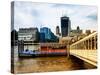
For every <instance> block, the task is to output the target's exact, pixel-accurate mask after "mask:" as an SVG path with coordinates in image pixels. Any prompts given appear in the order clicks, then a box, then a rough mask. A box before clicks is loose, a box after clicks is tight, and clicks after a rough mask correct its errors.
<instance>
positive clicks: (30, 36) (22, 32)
mask: <svg viewBox="0 0 100 75" xmlns="http://www.w3.org/2000/svg"><path fill="white" fill-rule="evenodd" d="M38 36H39V31H38V28H20V29H19V31H18V40H27V41H30V40H32V41H34V42H38Z"/></svg>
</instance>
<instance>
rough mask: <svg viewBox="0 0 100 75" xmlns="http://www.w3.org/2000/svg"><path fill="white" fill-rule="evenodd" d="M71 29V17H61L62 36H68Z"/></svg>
mask: <svg viewBox="0 0 100 75" xmlns="http://www.w3.org/2000/svg"><path fill="white" fill-rule="evenodd" d="M70 30H71V22H70V19H69V17H66V16H63V17H61V35H62V37H66V36H68V35H69V33H70Z"/></svg>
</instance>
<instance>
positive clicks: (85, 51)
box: [70, 32, 97, 66]
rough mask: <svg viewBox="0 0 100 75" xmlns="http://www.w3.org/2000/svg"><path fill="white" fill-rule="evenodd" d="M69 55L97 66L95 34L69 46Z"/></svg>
mask: <svg viewBox="0 0 100 75" xmlns="http://www.w3.org/2000/svg"><path fill="white" fill-rule="evenodd" d="M70 55H74V56H76V57H78V58H80V59H82V60H84V61H86V62H88V63H90V64H92V65H94V66H97V32H94V33H91V34H90V35H88V36H86V37H84V38H83V39H81V40H79V41H77V42H75V43H73V44H71V45H70Z"/></svg>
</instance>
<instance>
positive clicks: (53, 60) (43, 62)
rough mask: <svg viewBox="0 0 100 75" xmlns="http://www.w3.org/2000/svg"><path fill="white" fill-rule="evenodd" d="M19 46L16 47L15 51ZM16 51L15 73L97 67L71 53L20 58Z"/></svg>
mask: <svg viewBox="0 0 100 75" xmlns="http://www.w3.org/2000/svg"><path fill="white" fill-rule="evenodd" d="M16 49H17V47H16V48H15V51H17V50H16ZM16 53H17V52H15V55H16V56H15V59H16V60H15V62H14V66H15V67H14V69H15V73H34V72H51V71H70V70H82V69H95V68H96V67H95V66H93V65H91V64H89V63H86V62H84V61H83V60H80V59H78V58H77V57H74V56H72V55H70V56H69V57H67V56H54V57H36V58H18V57H17V54H16Z"/></svg>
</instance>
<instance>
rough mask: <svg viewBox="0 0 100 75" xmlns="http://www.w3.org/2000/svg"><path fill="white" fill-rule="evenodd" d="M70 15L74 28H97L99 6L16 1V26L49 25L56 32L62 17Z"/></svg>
mask: <svg viewBox="0 0 100 75" xmlns="http://www.w3.org/2000/svg"><path fill="white" fill-rule="evenodd" d="M64 15H66V16H68V17H69V18H70V20H71V27H72V29H76V27H77V26H80V28H81V29H85V30H86V29H93V30H97V7H96V6H85V5H72V4H51V3H33V2H19V1H17V2H15V15H14V16H15V19H14V21H15V28H16V29H17V30H18V29H19V28H22V27H38V28H40V27H46V26H47V27H49V28H51V30H52V31H53V32H54V33H55V28H56V26H57V25H58V26H61V23H60V18H61V17H62V16H64Z"/></svg>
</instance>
